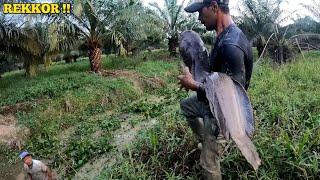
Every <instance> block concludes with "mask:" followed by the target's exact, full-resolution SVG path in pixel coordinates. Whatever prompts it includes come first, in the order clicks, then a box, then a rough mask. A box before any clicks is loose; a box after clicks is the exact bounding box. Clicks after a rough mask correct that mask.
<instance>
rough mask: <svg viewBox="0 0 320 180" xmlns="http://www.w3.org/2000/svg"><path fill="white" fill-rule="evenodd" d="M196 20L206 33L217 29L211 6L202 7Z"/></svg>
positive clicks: (214, 14)
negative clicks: (204, 28)
mask: <svg viewBox="0 0 320 180" xmlns="http://www.w3.org/2000/svg"><path fill="white" fill-rule="evenodd" d="M198 12H199V18H198V20H199V21H200V22H201V24H203V25H204V26H205V27H206V29H207V30H208V31H212V30H215V29H216V28H217V13H216V12H215V8H214V6H213V5H211V6H209V7H208V6H204V7H203V8H202V9H200V10H199V11H198Z"/></svg>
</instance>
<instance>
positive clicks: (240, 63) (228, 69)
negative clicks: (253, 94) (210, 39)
mask: <svg viewBox="0 0 320 180" xmlns="http://www.w3.org/2000/svg"><path fill="white" fill-rule="evenodd" d="M185 11H186V12H188V13H194V12H198V13H199V18H198V19H199V21H201V23H202V24H203V25H204V26H205V27H206V29H207V30H208V31H213V30H215V31H216V33H217V38H216V42H215V44H214V46H213V48H212V50H211V53H210V63H209V64H210V68H211V71H212V72H223V73H226V74H227V75H229V76H230V77H231V78H232V79H233V80H234V81H237V82H239V83H240V84H241V85H242V86H243V87H244V88H245V89H246V90H247V89H248V87H249V83H250V78H251V74H252V67H253V60H252V48H251V45H250V43H249V41H248V39H247V38H246V36H245V35H244V34H243V33H242V31H241V30H240V29H239V28H238V27H237V26H236V25H235V24H234V22H233V20H232V18H231V16H230V14H229V0H200V1H197V2H194V3H192V4H190V5H189V6H187V7H186V8H185ZM178 79H179V80H180V82H179V84H180V85H181V87H183V88H185V89H187V90H188V89H191V90H193V91H196V92H197V95H196V96H191V97H189V98H186V99H184V100H182V101H181V102H180V107H181V111H182V113H183V115H184V116H186V118H187V121H188V123H189V126H190V127H191V129H192V131H193V133H194V135H195V137H196V138H197V139H198V140H199V141H200V143H199V145H198V147H199V148H200V149H201V156H200V165H201V166H202V168H203V176H204V179H206V180H219V179H222V177H221V171H220V160H219V159H220V156H221V154H222V152H223V147H224V145H225V144H224V143H223V142H225V141H223V140H221V139H223V138H221V135H219V136H218V134H221V132H219V128H218V126H217V120H216V119H215V118H214V117H213V114H212V113H211V111H210V107H209V104H208V100H207V99H206V93H205V90H204V87H203V84H202V82H196V81H195V80H194V79H193V78H192V75H191V73H190V72H189V69H188V68H186V69H185V70H184V73H183V74H182V75H180V76H179V77H178ZM205 117H208V120H210V121H212V123H211V124H212V127H204V125H203V124H204V123H203V119H205ZM208 132H210V133H208Z"/></svg>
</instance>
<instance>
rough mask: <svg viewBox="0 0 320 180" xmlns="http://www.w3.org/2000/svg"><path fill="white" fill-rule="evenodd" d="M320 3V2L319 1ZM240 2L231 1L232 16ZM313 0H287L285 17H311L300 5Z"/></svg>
mask: <svg viewBox="0 0 320 180" xmlns="http://www.w3.org/2000/svg"><path fill="white" fill-rule="evenodd" d="M142 1H143V2H144V4H145V5H148V4H149V3H150V2H158V4H159V5H160V6H163V4H164V0H142ZM182 1H183V0H178V3H179V4H181V3H182ZM319 1H320V0H319ZM188 2H189V0H185V2H184V4H185V6H186V5H187V4H188ZM238 2H240V1H238V0H229V3H230V8H231V11H230V14H231V15H238V12H237V10H235V9H234V8H235V7H237V4H238ZM311 2H312V1H311V0H303V1H297V0H287V1H286V2H284V3H282V6H281V8H282V9H283V10H285V11H286V13H285V14H284V16H288V15H290V14H293V12H295V11H296V12H295V15H294V16H293V17H294V18H296V17H297V15H299V16H301V17H304V16H306V15H310V14H309V13H308V11H306V10H304V9H303V7H302V6H301V5H299V4H300V3H304V4H309V5H310V4H312V3H311ZM291 22H292V21H291V20H288V22H285V23H284V25H286V24H289V23H291Z"/></svg>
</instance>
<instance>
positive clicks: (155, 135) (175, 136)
mask: <svg viewBox="0 0 320 180" xmlns="http://www.w3.org/2000/svg"><path fill="white" fill-rule="evenodd" d="M145 57H146V59H147V61H145ZM305 57H306V61H304V60H303V59H300V60H298V61H297V62H295V63H293V64H286V65H282V66H274V65H273V64H271V63H269V60H267V59H263V60H261V61H260V62H259V63H258V64H256V65H255V67H254V74H253V76H252V81H251V85H250V88H249V91H248V93H249V96H250V99H251V101H252V105H253V108H254V114H255V120H256V131H255V137H254V143H255V145H256V147H257V149H258V151H259V154H260V156H261V159H262V161H263V164H262V166H261V167H260V169H259V171H258V172H254V171H252V170H251V168H250V167H249V165H248V163H247V162H246V161H245V159H244V157H243V156H242V155H241V154H240V152H239V151H238V149H237V148H236V147H235V146H234V145H232V146H231V147H230V149H229V151H228V152H227V153H226V154H225V155H224V156H223V157H222V163H221V165H222V168H221V169H222V173H223V178H224V179H317V177H319V176H320V172H319V168H320V167H319V162H320V154H319V152H320V149H319V147H320V138H319V137H320V128H319V126H320V99H319V98H320V73H319V72H320V69H319V68H320V53H319V52H315V51H310V52H306V53H305ZM102 64H103V67H104V68H105V69H127V70H128V71H130V72H134V73H136V75H137V77H136V78H138V79H141V78H149V77H160V78H162V79H164V80H165V81H166V83H167V85H166V86H165V87H163V88H161V89H147V88H145V87H144V86H143V85H142V86H141V85H139V87H138V88H137V87H135V86H136V84H134V83H133V81H132V78H133V77H130V78H128V77H102V76H99V75H95V74H91V73H88V70H89V63H88V61H85V60H84V61H80V62H78V63H75V64H56V65H53V66H50V67H49V68H48V69H47V70H41V71H40V72H39V74H38V76H37V77H35V78H32V79H28V78H25V77H24V76H23V72H22V71H15V72H10V73H6V74H4V75H3V78H2V79H1V81H0V99H1V101H0V107H1V106H8V105H14V104H16V103H26V104H28V106H29V107H28V108H27V109H26V110H24V111H22V110H21V111H19V112H18V113H17V114H16V117H17V121H18V124H20V125H24V126H27V127H29V128H31V130H32V136H31V137H30V138H29V139H28V140H27V142H26V146H25V148H24V149H27V150H29V151H31V152H32V153H33V154H34V156H35V157H37V158H39V159H50V160H52V164H51V165H52V166H53V167H55V168H56V169H60V167H63V166H65V165H66V163H67V164H69V165H70V166H71V167H72V168H75V169H78V168H80V167H81V166H83V165H84V164H85V163H87V162H90V160H92V159H94V158H98V157H100V155H102V154H105V153H109V152H111V151H112V150H113V147H112V144H111V142H110V140H111V139H112V137H113V133H114V130H116V129H119V127H120V124H121V122H123V119H121V118H120V115H121V114H123V113H124V114H140V115H143V118H142V119H132V120H130V123H131V125H133V126H134V125H135V124H137V123H139V122H140V121H146V120H148V119H150V118H156V119H157V121H158V124H156V125H155V126H154V127H153V128H151V129H147V130H143V131H142V132H141V133H140V134H139V135H138V137H137V139H136V141H134V143H133V145H132V146H131V147H129V148H128V149H127V150H126V151H125V154H124V159H123V160H122V161H119V162H117V164H116V165H114V166H113V167H111V168H108V169H105V170H103V171H102V172H101V174H100V175H99V176H97V177H96V179H198V178H201V174H200V167H199V155H200V152H199V150H197V149H196V144H197V142H196V140H195V138H193V136H192V133H191V130H190V128H189V127H188V126H187V123H186V120H185V119H184V117H183V116H182V115H181V114H180V110H179V103H178V102H179V100H181V99H182V98H185V97H187V96H188V93H186V92H185V91H179V90H178V86H177V85H176V81H177V80H176V76H177V75H178V73H179V72H178V68H179V66H178V64H179V62H178V61H177V60H176V59H168V56H167V54H166V53H165V52H164V51H158V52H154V53H149V52H144V53H141V54H139V55H136V56H131V57H128V58H118V57H114V56H105V57H103V62H102ZM138 84H139V83H138ZM150 95H156V96H161V97H163V100H161V101H160V102H153V101H150V99H149V97H150ZM66 100H68V101H70V102H71V104H72V105H73V109H72V110H71V111H70V112H65V110H64V103H65V101H66ZM110 111H111V113H110ZM6 155H7V157H9V158H10V159H11V160H15V159H17V157H18V152H12V151H7V152H6ZM66 172H67V174H70V175H71V176H72V174H73V172H72V170H71V169H70V168H67V169H66Z"/></svg>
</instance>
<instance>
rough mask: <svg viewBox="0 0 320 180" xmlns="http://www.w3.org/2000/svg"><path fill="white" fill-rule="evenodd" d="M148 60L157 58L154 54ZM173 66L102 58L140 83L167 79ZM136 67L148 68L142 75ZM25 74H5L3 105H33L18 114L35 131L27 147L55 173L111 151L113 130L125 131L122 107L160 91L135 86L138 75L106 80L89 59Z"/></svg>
mask: <svg viewBox="0 0 320 180" xmlns="http://www.w3.org/2000/svg"><path fill="white" fill-rule="evenodd" d="M162 54H163V55H165V54H164V53H162ZM146 56H147V57H148V58H149V59H152V58H153V57H155V55H153V54H147V55H146ZM161 62H162V63H161ZM153 63H154V64H153ZM174 64H175V63H174V62H172V61H171V62H168V61H161V59H159V61H152V62H148V61H147V62H144V61H143V60H140V57H139V56H132V57H128V58H120V57H112V56H106V57H103V66H104V68H108V69H119V68H121V69H124V68H125V69H127V70H128V71H132V72H133V73H135V75H136V76H137V77H136V78H137V79H139V80H141V79H144V78H152V77H154V76H157V77H161V76H162V77H164V74H165V73H166V72H170V71H172V70H173V69H174V67H175V66H174ZM137 67H139V68H141V69H143V70H141V72H139V69H137ZM148 68H150V69H151V70H150V71H148ZM151 71H154V72H152V73H151ZM23 74H24V72H22V71H15V72H10V73H6V74H5V75H4V76H3V78H2V79H1V84H0V89H1V91H0V98H1V101H0V107H1V106H12V105H15V104H16V103H20V104H25V106H28V108H27V109H25V110H20V111H18V113H17V114H16V117H17V122H18V124H19V125H23V126H25V127H28V128H30V130H31V132H32V135H31V137H29V138H28V140H27V141H26V142H25V146H24V148H23V149H26V150H28V151H30V152H32V154H33V155H34V156H35V157H37V158H39V159H50V160H51V161H52V163H51V166H52V167H54V168H56V169H60V167H63V166H65V165H66V162H67V164H68V165H69V166H71V167H72V168H74V169H78V168H80V167H81V166H83V165H84V164H85V163H87V162H88V161H90V160H91V159H93V158H96V157H99V156H100V155H102V154H105V153H107V152H109V151H111V150H112V148H113V147H112V145H111V142H110V141H111V140H112V137H113V131H114V130H116V129H118V128H120V123H121V122H122V121H123V120H122V119H121V118H118V116H119V114H121V113H122V112H121V111H120V110H119V109H123V108H125V107H126V106H132V105H131V104H132V102H133V101H135V100H137V99H139V97H140V96H142V95H144V96H145V95H148V94H149V93H153V94H154V93H156V91H155V90H152V89H148V88H145V87H144V86H143V84H141V83H138V84H135V83H134V81H136V80H137V79H135V78H134V77H103V76H100V75H96V74H92V73H89V63H88V61H80V62H78V63H74V64H55V65H52V66H50V67H49V68H48V69H43V70H40V72H39V74H38V75H37V76H36V77H35V78H26V77H24V75H23ZM137 86H138V87H137ZM66 101H69V102H70V103H71V104H72V110H71V111H70V112H66V111H65V110H64V104H65V102H66ZM110 111H111V112H112V113H111V114H110V113H109V112H110ZM136 123H137V122H136ZM96 133H98V135H97V134H96ZM61 136H62V137H61ZM18 154H19V152H17V151H16V152H12V151H7V152H6V155H7V157H8V158H9V159H11V161H14V160H16V159H17V157H18ZM66 173H67V174H70V175H72V174H73V173H74V172H73V171H72V170H71V169H68V168H67V169H66Z"/></svg>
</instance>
